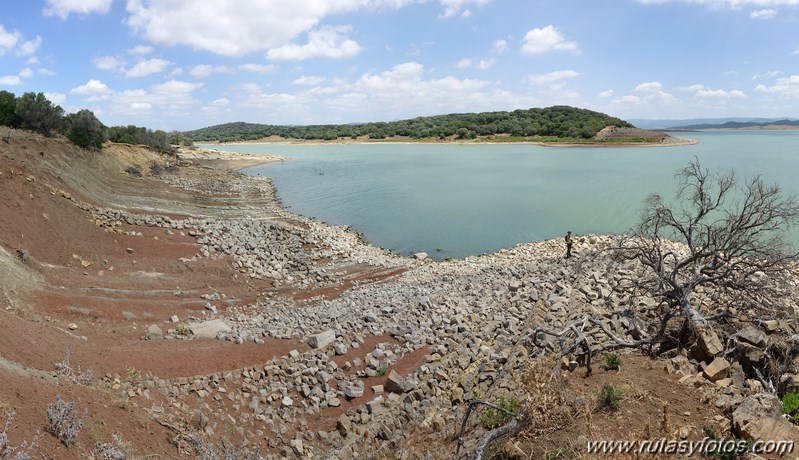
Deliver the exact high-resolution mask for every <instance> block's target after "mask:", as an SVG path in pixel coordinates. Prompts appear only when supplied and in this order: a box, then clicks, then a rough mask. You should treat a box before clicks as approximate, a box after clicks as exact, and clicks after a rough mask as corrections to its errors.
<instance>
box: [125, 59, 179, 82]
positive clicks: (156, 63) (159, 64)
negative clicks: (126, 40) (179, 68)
mask: <svg viewBox="0 0 799 460" xmlns="http://www.w3.org/2000/svg"><path fill="white" fill-rule="evenodd" d="M170 65H172V63H171V62H169V61H166V60H164V59H148V60H146V61H141V62H139V63H136V65H134V66H133V67H131V68H130V69H129V70H128V71H127V72H126V73H125V76H126V77H130V78H138V77H146V76H147V75H152V74H154V73H161V72H163V71H164V69H166V68H167V67H169V66H170Z"/></svg>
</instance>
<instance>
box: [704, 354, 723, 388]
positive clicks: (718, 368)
mask: <svg viewBox="0 0 799 460" xmlns="http://www.w3.org/2000/svg"><path fill="white" fill-rule="evenodd" d="M703 374H704V376H705V378H706V379H708V380H710V381H711V382H715V381H716V380H721V379H723V378H727V376H729V375H730V363H728V362H727V360H725V359H724V358H722V357H718V358H716V359H714V360H713V362H712V363H710V364H708V365H707V367H706V368H705V370H704V371H703Z"/></svg>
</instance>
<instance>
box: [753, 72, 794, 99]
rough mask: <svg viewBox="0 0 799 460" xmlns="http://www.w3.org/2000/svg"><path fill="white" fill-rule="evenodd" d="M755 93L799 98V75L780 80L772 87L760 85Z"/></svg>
mask: <svg viewBox="0 0 799 460" xmlns="http://www.w3.org/2000/svg"><path fill="white" fill-rule="evenodd" d="M755 92H758V93H762V94H775V95H777V96H779V97H790V98H799V75H791V76H790V77H782V78H778V79H777V81H776V82H775V83H774V85H772V86H766V85H758V86H757V87H756V88H755Z"/></svg>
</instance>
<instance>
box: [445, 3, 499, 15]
mask: <svg viewBox="0 0 799 460" xmlns="http://www.w3.org/2000/svg"><path fill="white" fill-rule="evenodd" d="M490 1H491V0H441V4H442V5H443V6H444V12H443V13H441V17H444V18H451V17H454V16H457V15H459V14H460V16H461V17H463V18H468V17H469V16H471V11H469V10H468V9H465V8H466V6H467V5H476V6H478V7H482V6H485V5H487V4H488V3H489V2H490Z"/></svg>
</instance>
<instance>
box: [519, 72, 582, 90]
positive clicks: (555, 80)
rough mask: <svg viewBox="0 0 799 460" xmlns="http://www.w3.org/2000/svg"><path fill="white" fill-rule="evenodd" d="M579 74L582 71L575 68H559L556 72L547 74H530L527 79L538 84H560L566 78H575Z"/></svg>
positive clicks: (533, 83)
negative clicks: (576, 70)
mask: <svg viewBox="0 0 799 460" xmlns="http://www.w3.org/2000/svg"><path fill="white" fill-rule="evenodd" d="M578 75H580V73H579V72H575V71H574V70H557V71H555V72H549V73H545V74H534V75H528V76H527V81H528V82H529V83H530V84H531V85H536V86H545V85H560V84H562V83H563V82H564V80H566V79H569V78H574V77H576V76H578Z"/></svg>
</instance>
